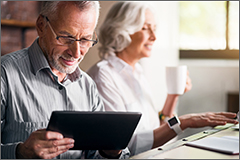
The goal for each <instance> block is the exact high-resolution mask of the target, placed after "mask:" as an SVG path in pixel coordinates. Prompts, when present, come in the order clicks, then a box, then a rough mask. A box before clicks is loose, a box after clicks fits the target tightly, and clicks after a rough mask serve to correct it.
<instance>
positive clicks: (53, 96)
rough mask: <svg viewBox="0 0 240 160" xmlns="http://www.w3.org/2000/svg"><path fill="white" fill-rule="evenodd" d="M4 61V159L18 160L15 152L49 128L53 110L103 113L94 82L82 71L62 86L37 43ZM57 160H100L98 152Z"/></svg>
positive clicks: (65, 155) (70, 154)
mask: <svg viewBox="0 0 240 160" xmlns="http://www.w3.org/2000/svg"><path fill="white" fill-rule="evenodd" d="M37 41H38V39H36V40H35V42H34V43H33V44H32V45H31V46H30V47H29V48H26V49H22V50H19V51H16V52H13V53H10V54H7V55H5V56H2V57H1V158H11V159H12V158H16V157H15V148H16V146H17V144H18V143H19V142H24V141H25V140H26V139H27V138H28V137H29V135H30V134H31V133H32V132H33V131H35V130H37V129H40V128H46V127H47V124H48V121H49V119H50V116H51V113H52V111H54V110H74V111H103V110H104V108H103V103H102V100H101V99H100V96H99V93H98V91H97V89H96V85H95V83H94V82H93V80H92V79H91V78H90V77H89V76H88V75H87V74H86V73H85V72H83V71H81V70H80V69H79V68H77V69H76V71H75V72H73V73H72V74H70V75H68V76H67V78H66V79H65V81H64V82H63V83H60V82H59V81H58V77H57V76H56V75H55V74H54V73H53V72H52V71H51V68H50V66H49V64H48V62H47V60H46V58H45V56H44V54H43V52H42V50H41V48H40V47H39V45H38V43H37ZM56 158H65V159H66V158H101V156H100V155H99V153H98V151H92V152H89V151H88V152H85V153H84V152H83V151H72V150H71V151H68V152H66V153H63V154H61V155H59V156H58V157H56Z"/></svg>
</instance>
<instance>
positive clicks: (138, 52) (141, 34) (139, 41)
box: [126, 10, 156, 60]
mask: <svg viewBox="0 0 240 160" xmlns="http://www.w3.org/2000/svg"><path fill="white" fill-rule="evenodd" d="M155 29H156V23H155V19H154V15H153V13H152V12H151V11H149V10H146V12H145V22H144V25H143V27H142V29H141V30H140V31H137V32H135V33H134V34H132V35H130V37H131V39H132V42H131V43H130V45H129V46H128V47H126V51H127V52H128V54H129V55H130V56H132V58H133V57H134V59H137V60H140V59H141V58H143V57H149V56H151V51H152V46H153V43H154V42H155V40H156V36H155Z"/></svg>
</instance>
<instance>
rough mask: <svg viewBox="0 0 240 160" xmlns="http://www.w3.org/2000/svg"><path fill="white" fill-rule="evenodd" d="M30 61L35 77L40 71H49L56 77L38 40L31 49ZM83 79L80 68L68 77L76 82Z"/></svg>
mask: <svg viewBox="0 0 240 160" xmlns="http://www.w3.org/2000/svg"><path fill="white" fill-rule="evenodd" d="M29 59H30V62H31V64H32V68H33V73H34V74H35V75H37V73H38V72H39V71H40V70H43V69H49V71H50V72H51V74H52V75H53V76H56V75H55V74H54V73H53V72H52V70H51V68H50V66H49V64H48V61H47V59H46V57H45V56H44V53H43V51H42V49H41V48H40V46H39V45H38V38H37V39H36V40H35V41H34V42H33V44H32V45H31V46H30V47H29ZM81 77H82V73H81V70H80V68H79V67H77V69H76V70H75V71H74V72H73V73H71V74H69V75H68V76H67V79H69V80H70V81H72V82H74V81H77V80H79V79H80V78H81Z"/></svg>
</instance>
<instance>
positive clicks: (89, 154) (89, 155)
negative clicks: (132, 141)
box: [84, 148, 130, 159]
mask: <svg viewBox="0 0 240 160" xmlns="http://www.w3.org/2000/svg"><path fill="white" fill-rule="evenodd" d="M129 157H130V151H129V150H128V148H125V149H123V150H122V153H121V155H120V157H119V159H129ZM84 158H86V159H107V158H106V157H103V156H102V155H101V154H100V153H99V151H96V150H87V151H85V157H84Z"/></svg>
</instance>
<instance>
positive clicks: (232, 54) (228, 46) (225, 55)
mask: <svg viewBox="0 0 240 160" xmlns="http://www.w3.org/2000/svg"><path fill="white" fill-rule="evenodd" d="M179 3H180V28H179V29H180V37H179V38H180V39H179V45H180V58H203V59H239V1H181V2H179Z"/></svg>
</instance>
